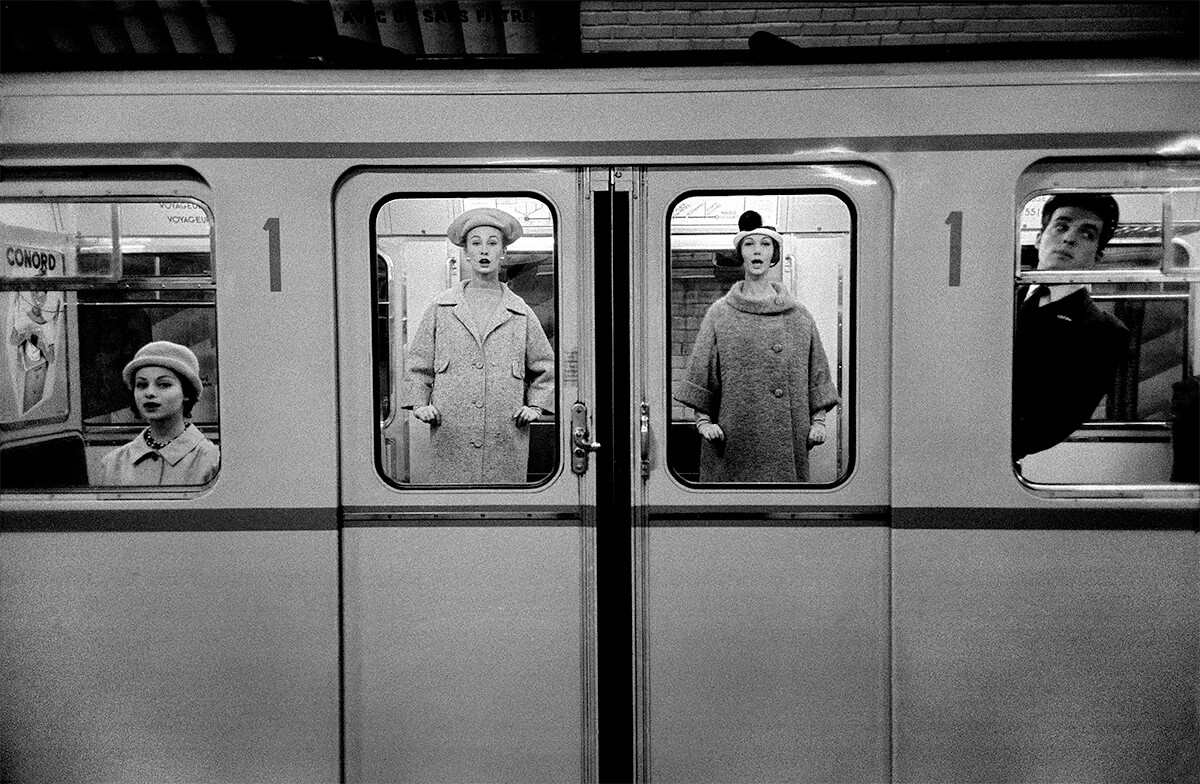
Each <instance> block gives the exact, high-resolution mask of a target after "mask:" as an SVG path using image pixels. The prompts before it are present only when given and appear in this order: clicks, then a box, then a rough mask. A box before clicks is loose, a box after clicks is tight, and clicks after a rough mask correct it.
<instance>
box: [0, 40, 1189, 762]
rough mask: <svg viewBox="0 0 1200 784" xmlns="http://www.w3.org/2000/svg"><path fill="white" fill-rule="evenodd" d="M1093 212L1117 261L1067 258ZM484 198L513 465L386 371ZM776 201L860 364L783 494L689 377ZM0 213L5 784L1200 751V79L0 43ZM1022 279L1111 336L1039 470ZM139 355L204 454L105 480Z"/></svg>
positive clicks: (1087, 757) (847, 362)
mask: <svg viewBox="0 0 1200 784" xmlns="http://www.w3.org/2000/svg"><path fill="white" fill-rule="evenodd" d="M1079 192H1082V193H1088V194H1110V195H1111V196H1112V197H1113V200H1114V201H1115V203H1116V205H1117V206H1118V208H1119V219H1118V220H1117V221H1116V222H1115V223H1114V224H1113V225H1112V227H1111V228H1113V229H1114V232H1113V236H1112V239H1111V241H1109V242H1108V245H1107V247H1105V248H1104V252H1103V255H1102V256H1101V258H1100V260H1099V262H1098V263H1096V264H1093V265H1090V266H1088V267H1087V268H1086V269H1067V270H1063V269H1051V268H1046V267H1039V266H1038V262H1039V256H1038V254H1039V247H1040V246H1041V242H1042V240H1041V238H1042V236H1043V233H1044V232H1043V229H1044V225H1043V222H1042V219H1041V216H1042V211H1043V207H1044V205H1046V204H1047V202H1048V200H1049V199H1051V198H1053V197H1054V196H1055V195H1056V194H1061V193H1079ZM477 207H483V208H491V209H498V210H502V211H504V212H507V213H508V214H509V215H510V216H512V217H513V218H514V219H515V220H516V221H518V222H519V225H520V226H521V229H522V232H521V237H520V238H519V239H517V240H515V241H514V242H512V243H511V244H510V246H509V247H508V249H507V250H508V256H507V257H506V259H505V260H504V262H503V266H502V268H501V269H500V274H499V277H500V279H502V280H503V281H505V282H506V283H507V285H508V286H509V288H510V290H511V291H512V292H513V293H514V294H516V295H517V296H519V297H520V298H521V299H522V300H523V301H524V302H525V303H526V304H527V305H528V308H529V312H530V313H532V314H533V317H536V319H537V321H538V324H539V325H540V326H541V328H542V331H543V332H544V333H545V335H546V338H547V341H548V342H549V344H550V346H551V348H552V350H553V354H554V362H553V366H554V373H553V375H554V383H553V395H552V403H549V404H547V405H544V406H541V408H542V409H543V411H542V413H541V415H540V417H539V418H538V419H537V420H536V421H533V422H531V423H530V424H529V425H528V443H529V455H528V459H527V461H525V463H524V464H521V465H519V466H518V469H519V470H518V474H519V475H518V476H516V477H515V478H511V479H508V480H506V481H503V482H501V481H497V480H496V479H495V478H494V477H492V478H486V477H485V478H484V479H479V478H478V476H477V475H476V474H475V473H474V472H473V470H472V469H471V468H470V467H464V468H461V470H460V469H454V468H452V469H446V468H444V467H443V468H436V467H434V463H433V461H432V460H431V452H432V450H434V449H436V448H438V447H437V446H436V445H435V444H434V443H433V440H432V437H433V436H434V435H436V432H434V428H433V427H431V426H430V425H429V424H426V423H425V422H423V421H419V420H418V419H416V418H415V417H414V415H413V413H412V405H413V403H412V398H411V396H410V393H409V391H408V389H409V386H410V384H409V381H410V379H411V378H412V374H413V373H414V372H416V371H415V370H414V368H415V367H416V361H415V359H414V357H415V352H414V341H415V340H416V339H417V336H418V333H419V329H420V324H421V321H422V318H423V316H424V315H425V313H426V312H427V311H429V310H430V309H432V308H435V307H437V306H438V303H439V302H442V300H441V299H440V298H441V297H443V296H444V292H446V291H447V290H450V289H452V288H453V287H456V286H457V287H459V289H460V290H461V289H462V286H461V284H462V283H463V282H467V283H469V282H470V280H471V279H472V278H471V275H472V270H471V267H470V265H464V256H463V254H462V252H461V251H460V248H459V247H457V246H455V245H454V244H452V243H450V242H449V241H448V238H447V227H448V226H449V224H450V223H451V221H452V220H453V219H454V218H455V217H456V216H457V215H459V214H461V213H462V212H464V211H466V210H470V209H474V208H477ZM748 211H754V212H757V213H759V215H760V216H761V219H762V221H763V222H764V223H765V224H768V225H770V226H773V227H775V228H774V230H775V231H776V233H777V234H778V236H779V237H780V238H781V245H782V247H781V248H780V250H781V253H780V254H779V255H780V259H779V263H778V264H777V265H776V266H774V267H771V268H770V270H769V273H768V275H769V277H770V280H771V281H773V282H774V284H776V285H777V286H778V290H779V291H780V292H781V293H780V296H781V297H782V296H783V294H784V293H786V294H788V295H790V296H791V297H792V298H794V299H795V300H796V301H798V302H799V303H801V304H802V305H803V306H804V308H805V309H806V310H807V311H808V313H809V314H811V317H812V325H813V327H812V328H813V330H814V331H815V333H816V334H817V335H818V336H819V343H818V344H817V345H819V346H820V347H822V349H823V353H824V355H825V358H826V362H827V366H828V373H829V383H831V384H833V385H834V387H835V388H836V390H837V397H838V403H837V405H836V407H834V408H833V409H832V410H831V411H830V412H829V415H828V418H827V420H826V434H827V435H826V439H825V442H824V443H822V444H820V445H817V446H815V447H813V448H812V450H811V452H807V454H808V464H809V470H808V476H807V477H803V481H801V475H800V474H797V475H795V476H793V477H791V478H787V477H785V478H783V479H780V477H779V476H778V475H777V474H776V473H775V472H774V468H775V467H776V466H775V465H774V464H773V463H771V462H769V461H763V462H760V463H757V464H754V463H752V464H751V466H750V469H751V473H750V476H749V478H748V479H747V478H745V477H743V478H742V479H740V480H739V481H714V480H713V477H712V475H705V473H704V469H703V465H702V459H701V444H700V435H699V434H698V431H697V427H696V412H695V411H694V410H693V409H691V408H689V407H687V406H686V405H684V404H683V403H682V402H680V401H679V400H678V399H677V397H676V396H677V395H678V394H679V389H680V387H681V385H683V384H685V383H686V376H685V374H686V370H687V367H688V363H689V357H690V356H691V355H692V353H693V350H694V346H695V345H696V343H697V341H698V340H699V339H700V336H701V335H702V334H703V332H704V331H703V330H702V325H703V324H704V316H705V313H706V312H707V311H708V309H709V308H710V306H712V305H713V303H714V302H715V301H716V300H717V299H718V298H719V297H721V296H723V295H724V294H725V293H726V292H727V291H729V290H730V289H731V287H734V286H735V284H736V282H737V281H738V280H740V279H741V275H742V270H741V268H740V260H739V259H738V257H737V256H736V255H735V248H734V240H735V237H736V235H737V234H738V233H739V225H738V221H739V218H740V217H741V216H742V215H743V214H744V213H746V212H748ZM0 238H3V241H4V244H5V263H4V264H3V265H0V298H2V301H0V307H2V308H3V310H2V311H0V317H2V318H3V322H2V328H3V330H4V341H3V343H2V350H3V352H4V358H3V360H2V361H0V518H2V521H3V522H2V524H0V525H2V531H3V538H2V540H0V543H2V546H0V634H2V637H3V646H2V648H0V651H2V654H0V655H2V658H0V667H2V672H0V728H2V730H3V743H2V744H0V777H2V778H3V780H4V781H5V782H9V781H11V782H14V783H16V782H21V783H24V782H43V781H69V782H100V781H139V782H144V781H155V782H200V781H212V782H234V781H236V782H267V781H281V782H283V781H286V782H305V781H308V782H332V781H346V782H383V781H396V782H408V781H413V782H437V781H454V782H468V781H469V782H478V781H522V782H535V781H546V782H563V781H581V782H590V781H601V780H602V781H628V780H636V781H640V782H698V781H714V782H728V781H755V782H766V781H837V782H851V781H862V782H880V781H895V782H962V781H1101V780H1102V781H1196V780H1197V779H1198V778H1200V746H1198V744H1200V740H1198V738H1200V722H1198V719H1197V708H1198V705H1200V544H1198V542H1197V531H1198V528H1200V513H1198V509H1200V484H1198V480H1197V472H1196V471H1197V469H1196V445H1197V425H1196V374H1197V373H1198V372H1200V371H1198V370H1197V366H1198V364H1200V342H1198V331H1200V295H1198V292H1200V288H1198V287H1200V67H1198V66H1197V65H1196V63H1195V62H1177V61H1165V60H1164V61H1128V60H1125V61H1119V62H1118V61H1111V62H1110V61H1070V62H1067V61H1037V62H1024V61H1006V62H982V63H969V64H967V63H940V64H936V63H934V64H930V63H902V64H875V65H850V66H846V65H837V66H832V65H804V66H783V65H780V66H763V67H752V66H738V67H729V68H722V69H703V68H667V69H657V70H653V71H638V70H632V69H622V68H612V69H599V70H588V71H585V70H560V71H554V70H496V71H487V70H484V71H470V72H466V71H408V72H405V71H388V72H384V71H270V72H265V71H257V72H239V71H209V72H189V71H175V72H143V73H70V74H17V75H8V76H6V77H5V79H4V80H3V83H0ZM1036 284H1044V285H1049V286H1050V287H1051V289H1052V290H1053V289H1054V287H1055V286H1059V287H1063V286H1074V287H1076V288H1077V287H1079V286H1084V287H1086V288H1087V289H1090V292H1091V298H1092V299H1093V301H1094V303H1095V306H1096V308H1098V309H1099V310H1100V311H1102V312H1104V313H1106V314H1108V315H1109V316H1111V317H1113V318H1115V319H1117V320H1119V321H1120V322H1121V324H1122V325H1123V326H1124V328H1125V331H1126V332H1127V334H1128V345H1127V351H1125V352H1124V354H1123V356H1122V358H1121V360H1120V363H1119V366H1118V367H1117V368H1116V370H1115V371H1114V373H1113V375H1112V376H1111V378H1109V379H1108V380H1107V381H1106V384H1107V387H1106V391H1105V393H1104V396H1103V399H1102V400H1101V402H1100V403H1099V404H1097V405H1096V406H1095V408H1094V410H1092V411H1091V412H1090V413H1087V414H1086V415H1085V416H1084V417H1083V420H1084V421H1082V422H1080V423H1079V424H1078V426H1073V427H1072V428H1070V430H1071V432H1069V433H1068V434H1067V435H1066V436H1064V437H1063V438H1062V439H1061V440H1060V441H1059V442H1058V443H1056V444H1054V445H1052V446H1049V447H1047V448H1043V449H1039V450H1038V451H1036V452H1031V453H1030V454H1021V450H1019V449H1017V448H1016V446H1015V444H1014V433H1015V429H1014V421H1015V417H1016V414H1015V410H1016V409H1015V404H1014V400H1015V393H1014V377H1015V373H1014V356H1015V355H1016V354H1015V347H1016V345H1017V343H1016V339H1015V326H1016V323H1017V318H1018V313H1019V308H1020V307H1021V306H1022V305H1023V304H1024V302H1023V299H1024V292H1025V290H1026V289H1027V287H1029V286H1031V285H1036ZM514 312H515V311H514ZM505 317H506V318H507V317H508V316H505ZM521 318H524V319H526V320H528V319H529V318H530V317H529V316H528V315H523V316H521ZM1066 320H1068V321H1069V320H1070V319H1066ZM157 340H168V341H172V342H175V343H179V344H182V345H184V346H187V347H189V348H190V349H191V350H192V351H193V352H194V354H195V355H196V357H197V363H198V371H197V375H198V377H199V378H200V380H201V382H202V386H203V390H202V394H201V396H200V399H199V400H198V401H197V402H196V406H195V408H194V409H193V411H192V418H191V421H192V423H193V425H194V427H195V428H196V429H198V430H199V431H200V432H201V433H202V434H204V435H205V436H206V437H207V438H208V439H209V440H211V441H212V442H213V443H214V444H216V445H217V446H218V447H219V449H220V470H219V473H218V474H217V475H216V477H215V478H213V479H212V480H211V481H209V482H207V483H206V484H203V485H198V484H173V485H161V486H137V485H111V484H108V485H106V484H104V483H103V482H104V480H103V474H102V472H101V465H102V460H103V458H104V456H105V455H106V454H108V453H109V452H110V451H112V450H113V449H115V448H117V447H118V446H120V445H121V444H125V443H127V442H134V443H137V442H138V439H140V438H142V435H141V433H142V428H143V426H144V423H142V422H141V421H140V420H139V419H138V417H137V413H136V411H134V410H131V407H130V402H131V396H130V391H129V389H128V388H127V387H126V386H125V381H124V379H123V374H122V371H123V368H124V367H125V365H126V363H127V362H129V361H130V359H131V358H132V357H133V355H134V353H135V352H136V351H137V350H138V349H139V347H141V346H142V345H143V344H145V343H147V342H150V341H157ZM480 345H481V346H482V345H485V344H480ZM763 345H764V346H765V348H764V350H763V356H761V357H759V356H735V355H732V354H730V355H728V356H726V362H727V364H735V362H734V361H735V360H736V361H738V362H742V363H743V364H744V365H747V364H748V366H749V367H750V371H747V372H746V373H745V377H746V378H748V379H751V380H752V381H753V383H755V384H758V385H759V386H761V389H759V390H758V391H757V392H753V394H752V395H751V400H752V401H753V402H752V404H750V405H749V406H748V407H749V408H755V407H757V406H759V405H761V406H764V407H770V406H776V405H784V406H786V405H789V404H790V403H788V402H787V401H790V400H792V398H793V396H796V399H797V400H799V399H802V398H803V395H805V394H807V391H806V390H804V389H802V388H799V387H795V385H794V384H793V382H792V381H791V380H789V379H790V377H784V376H781V375H779V374H778V373H776V369H777V367H778V362H777V360H776V359H774V358H772V357H773V356H774V357H778V358H779V359H780V361H782V360H785V359H787V355H788V354H789V353H790V352H794V351H796V350H797V348H796V345H795V344H794V343H793V342H791V338H790V337H788V336H787V335H784V336H783V337H780V338H778V339H776V338H764V340H763ZM1071 359H1072V357H1068V356H1064V357H1062V360H1063V362H1064V363H1065V362H1067V361H1069V360H1071ZM756 363H757V364H756ZM760 367H761V372H758V370H757V368H760ZM456 371H457V372H459V373H460V374H462V375H463V377H468V378H475V379H483V378H486V379H490V380H489V381H488V382H487V383H486V384H484V383H482V382H480V383H479V384H478V385H477V386H476V387H475V391H474V392H473V393H472V394H469V395H467V397H466V398H464V400H463V401H462V403H461V405H462V406H463V407H464V410H468V411H469V410H471V409H472V408H474V409H478V410H480V411H486V410H488V409H489V408H491V409H492V410H493V411H494V410H495V409H496V407H499V406H502V405H504V404H505V403H504V400H502V399H500V398H499V393H495V390H496V389H498V388H499V387H498V386H495V385H498V384H500V382H501V381H504V382H505V383H506V384H508V385H509V386H510V387H511V386H512V385H513V384H515V385H517V386H518V387H520V386H521V385H522V384H523V383H526V382H527V368H523V367H522V366H521V363H520V362H519V361H513V362H511V363H510V362H508V361H507V360H505V361H496V360H495V356H492V357H491V358H489V356H488V354H487V352H486V351H482V350H481V351H478V352H475V353H471V352H465V353H464V352H461V351H460V352H450V351H441V352H440V353H439V352H437V351H435V353H434V355H433V357H432V371H430V372H431V373H432V374H433V376H432V377H433V378H434V379H435V382H434V384H435V392H434V394H435V398H434V399H435V402H436V401H437V397H436V395H437V391H436V379H437V378H438V377H441V376H443V375H445V374H450V373H454V372H456ZM732 375H733V374H731V378H730V383H735V382H736V381H737V379H734V378H732ZM523 378H524V379H526V382H523V381H522V379H523ZM497 379H498V380H497ZM1063 386H1065V384H1062V383H1059V382H1055V383H1054V384H1051V383H1046V384H1045V388H1044V390H1043V396H1044V398H1045V401H1046V403H1047V405H1049V404H1050V403H1051V402H1052V401H1053V399H1054V398H1055V397H1056V396H1058V395H1060V394H1062V392H1063V390H1062V387H1063ZM794 387H795V388H794ZM759 401H761V403H760V402H759ZM781 401H782V402H781ZM771 410H776V411H778V410H781V409H771ZM502 413H503V415H504V416H507V415H508V413H507V412H502ZM742 413H743V412H742V410H740V409H739V410H732V409H729V410H725V411H723V412H721V414H720V417H719V419H723V420H725V421H732V420H735V419H736V418H737V417H738V416H739V415H741V414H742ZM487 421H490V420H487ZM718 424H719V421H718ZM438 426H441V425H438ZM787 427H789V425H787V423H786V420H780V427H779V428H778V430H779V432H782V431H783V430H784V429H786V428H787ZM494 438H499V434H498V433H492V432H489V431H487V430H486V429H485V430H481V431H480V433H479V436H478V438H474V439H472V440H471V441H470V444H469V447H470V449H474V450H475V452H474V454H477V455H479V456H480V461H481V464H483V465H487V464H488V460H489V458H488V454H487V453H488V452H489V450H493V447H494V442H493V439H494ZM464 448H465V447H464ZM165 449H166V448H164V450H165ZM468 452H469V450H468ZM152 459H156V460H158V459H161V460H168V459H169V455H167V454H166V452H165V451H164V452H163V453H162V454H158V453H155V454H154V456H153V458H152Z"/></svg>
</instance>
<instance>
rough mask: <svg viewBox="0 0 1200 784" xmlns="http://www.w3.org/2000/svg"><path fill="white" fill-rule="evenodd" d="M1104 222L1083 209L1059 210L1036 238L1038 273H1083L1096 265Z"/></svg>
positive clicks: (1063, 208) (1066, 208) (1094, 214)
mask: <svg viewBox="0 0 1200 784" xmlns="http://www.w3.org/2000/svg"><path fill="white" fill-rule="evenodd" d="M1103 227H1104V221H1102V220H1101V219H1100V216H1099V215H1097V214H1096V213H1094V212H1092V211H1091V210H1085V209H1083V208H1082V207H1059V208H1058V209H1056V210H1055V211H1054V214H1053V215H1051V216H1050V222H1049V223H1047V224H1046V228H1044V229H1042V231H1041V232H1039V233H1038V236H1037V249H1038V269H1039V270H1054V269H1059V270H1083V269H1091V268H1092V267H1094V266H1096V256H1097V254H1098V252H1099V249H1100V230H1101V229H1102V228H1103Z"/></svg>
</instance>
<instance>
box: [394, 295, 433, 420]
mask: <svg viewBox="0 0 1200 784" xmlns="http://www.w3.org/2000/svg"><path fill="white" fill-rule="evenodd" d="M437 310H438V306H437V304H436V303H434V304H432V305H430V306H429V307H428V308H427V309H426V310H425V314H424V315H423V316H421V324H420V326H419V327H417V334H416V337H414V338H413V341H412V345H411V346H410V347H409V349H408V356H407V357H405V359H406V361H407V368H408V369H407V372H406V376H407V379H408V385H407V386H408V390H407V393H406V398H405V401H404V405H403V406H401V408H408V409H413V408H420V407H421V406H427V405H429V401H430V400H431V399H432V397H433V377H434V369H433V356H434V346H435V345H436V342H437Z"/></svg>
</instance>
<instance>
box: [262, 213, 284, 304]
mask: <svg viewBox="0 0 1200 784" xmlns="http://www.w3.org/2000/svg"><path fill="white" fill-rule="evenodd" d="M263 230H264V231H266V232H267V246H268V247H267V253H268V256H267V266H268V269H270V271H271V291H283V283H282V281H281V280H280V272H279V218H267V222H266V223H264V224H263Z"/></svg>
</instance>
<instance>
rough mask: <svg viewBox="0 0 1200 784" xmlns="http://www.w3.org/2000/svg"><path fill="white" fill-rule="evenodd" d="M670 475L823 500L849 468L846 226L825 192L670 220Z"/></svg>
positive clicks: (774, 197)
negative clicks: (792, 491)
mask: <svg viewBox="0 0 1200 784" xmlns="http://www.w3.org/2000/svg"><path fill="white" fill-rule="evenodd" d="M668 221H669V223H668V226H667V231H668V242H669V248H670V281H669V285H670V317H669V326H668V329H669V330H670V340H669V344H670V347H671V355H670V379H671V385H672V389H671V395H672V398H673V401H674V404H673V409H672V416H671V428H670V435H669V443H668V462H669V465H670V468H671V471H672V472H673V473H674V475H675V476H676V477H677V478H678V479H680V480H681V481H683V482H685V483H688V484H710V483H739V484H741V483H751V484H764V485H766V484H771V485H779V484H797V485H802V484H808V485H824V486H828V485H831V484H833V483H835V482H837V481H839V480H840V479H841V478H842V477H844V476H845V475H846V472H847V470H848V467H849V464H850V444H849V436H850V434H849V432H848V423H849V422H850V421H851V420H850V417H849V412H850V408H851V405H852V401H850V400H848V399H846V397H847V396H846V394H845V391H846V384H845V373H846V368H847V367H848V360H849V356H850V354H849V352H850V349H851V346H850V332H849V330H850V325H851V323H852V319H851V318H849V314H850V305H851V303H850V302H849V299H848V296H849V295H848V292H849V291H851V290H852V285H851V257H852V254H851V249H852V248H853V245H854V240H853V219H852V212H851V208H850V206H849V204H848V203H847V201H846V200H845V199H844V198H843V197H841V196H839V195H837V194H835V193H830V192H803V193H797V192H793V193H756V194H747V193H694V192H693V193H688V194H685V195H684V196H683V197H681V198H680V199H679V200H678V201H676V202H675V203H674V206H673V209H672V211H671V214H670V216H669V219H668Z"/></svg>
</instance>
